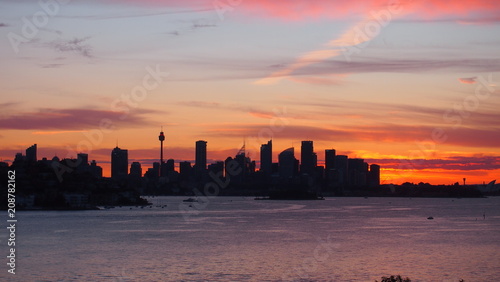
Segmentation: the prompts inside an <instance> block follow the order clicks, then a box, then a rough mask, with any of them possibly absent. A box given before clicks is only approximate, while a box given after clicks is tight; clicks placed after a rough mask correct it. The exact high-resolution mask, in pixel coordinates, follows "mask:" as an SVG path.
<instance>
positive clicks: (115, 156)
mask: <svg viewBox="0 0 500 282" xmlns="http://www.w3.org/2000/svg"><path fill="white" fill-rule="evenodd" d="M127 175H128V150H122V149H120V148H118V146H117V147H116V148H114V149H113V151H111V178H115V179H120V178H125V177H126V176H127Z"/></svg>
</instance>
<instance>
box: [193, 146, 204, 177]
mask: <svg viewBox="0 0 500 282" xmlns="http://www.w3.org/2000/svg"><path fill="white" fill-rule="evenodd" d="M194 165H195V168H196V170H197V171H205V170H206V169H207V141H204V140H198V141H196V155H195V163H194Z"/></svg>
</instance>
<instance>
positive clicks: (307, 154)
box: [300, 141, 317, 174]
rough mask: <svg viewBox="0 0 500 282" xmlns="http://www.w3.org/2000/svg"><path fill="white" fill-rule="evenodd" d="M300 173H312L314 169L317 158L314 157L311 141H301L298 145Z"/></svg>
mask: <svg viewBox="0 0 500 282" xmlns="http://www.w3.org/2000/svg"><path fill="white" fill-rule="evenodd" d="M300 161H301V164H300V173H307V174H312V173H313V172H314V170H315V169H316V165H317V160H316V158H315V153H314V148H313V141H302V146H301V147H300Z"/></svg>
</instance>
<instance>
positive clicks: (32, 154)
mask: <svg viewBox="0 0 500 282" xmlns="http://www.w3.org/2000/svg"><path fill="white" fill-rule="evenodd" d="M25 160H26V161H27V162H32V163H34V162H36V161H37V158H36V144H33V145H32V146H30V147H29V148H28V149H26V159H25Z"/></svg>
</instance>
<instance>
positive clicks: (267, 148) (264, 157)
mask: <svg viewBox="0 0 500 282" xmlns="http://www.w3.org/2000/svg"><path fill="white" fill-rule="evenodd" d="M272 166H273V140H269V141H267V144H262V145H261V146H260V170H261V171H262V172H264V173H265V174H271V173H272Z"/></svg>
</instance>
